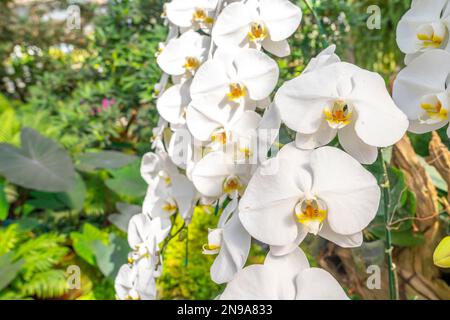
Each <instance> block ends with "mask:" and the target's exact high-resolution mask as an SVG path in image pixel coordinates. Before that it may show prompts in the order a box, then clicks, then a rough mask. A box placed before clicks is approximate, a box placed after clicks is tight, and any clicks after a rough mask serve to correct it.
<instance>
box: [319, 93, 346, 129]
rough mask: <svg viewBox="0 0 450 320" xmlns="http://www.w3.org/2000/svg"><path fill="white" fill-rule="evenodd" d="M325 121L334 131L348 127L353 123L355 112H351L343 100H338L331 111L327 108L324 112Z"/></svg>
mask: <svg viewBox="0 0 450 320" xmlns="http://www.w3.org/2000/svg"><path fill="white" fill-rule="evenodd" d="M324 115H325V120H326V121H327V122H328V124H329V125H330V127H332V128H334V129H341V128H343V127H345V126H346V125H348V124H349V123H350V122H351V121H352V117H353V112H352V111H351V110H350V107H349V106H348V104H347V103H346V102H345V101H343V100H337V101H335V102H334V104H333V107H332V108H331V110H330V109H329V108H325V110H324Z"/></svg>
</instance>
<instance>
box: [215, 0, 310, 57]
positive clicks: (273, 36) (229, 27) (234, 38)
mask: <svg viewBox="0 0 450 320" xmlns="http://www.w3.org/2000/svg"><path fill="white" fill-rule="evenodd" d="M301 19H302V11H301V9H300V8H299V7H297V6H296V5H294V4H293V3H291V2H290V1H288V0H249V1H246V2H244V1H241V2H236V3H232V4H230V5H228V6H227V7H225V9H224V10H223V11H222V13H221V14H220V15H219V17H218V18H217V22H216V24H215V25H214V28H213V32H212V37H213V40H214V42H215V43H216V44H217V46H218V47H227V46H241V47H248V46H250V47H256V48H261V47H263V48H264V49H265V50H266V51H268V52H270V53H272V54H274V55H276V56H279V57H285V56H288V55H289V54H290V48H289V43H288V42H287V40H286V39H287V38H289V37H290V36H291V35H292V34H293V33H294V32H295V30H297V28H298V26H299V25H300V21H301Z"/></svg>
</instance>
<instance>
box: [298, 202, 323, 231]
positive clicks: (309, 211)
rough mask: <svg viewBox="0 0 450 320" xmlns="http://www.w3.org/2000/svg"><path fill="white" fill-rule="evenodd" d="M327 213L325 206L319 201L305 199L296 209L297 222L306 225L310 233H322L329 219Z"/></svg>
mask: <svg viewBox="0 0 450 320" xmlns="http://www.w3.org/2000/svg"><path fill="white" fill-rule="evenodd" d="M327 212H328V211H327V209H326V206H325V204H324V203H323V202H322V201H320V200H317V199H304V200H302V201H301V202H299V203H298V204H297V205H296V206H295V208H294V213H295V217H296V220H297V222H299V223H301V224H302V225H304V226H305V227H306V229H307V230H308V232H311V233H314V234H317V233H318V232H319V231H320V229H321V227H322V224H323V222H324V221H325V219H326V218H327Z"/></svg>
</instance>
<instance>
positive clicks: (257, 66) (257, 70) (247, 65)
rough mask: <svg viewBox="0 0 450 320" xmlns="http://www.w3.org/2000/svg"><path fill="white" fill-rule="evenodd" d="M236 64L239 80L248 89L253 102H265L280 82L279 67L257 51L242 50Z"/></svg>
mask: <svg viewBox="0 0 450 320" xmlns="http://www.w3.org/2000/svg"><path fill="white" fill-rule="evenodd" d="M234 64H235V66H236V70H237V76H238V79H239V80H240V81H241V82H242V83H243V84H244V85H245V86H246V87H247V89H248V94H249V96H250V98H251V99H252V100H263V99H265V98H267V97H268V96H269V95H270V93H271V92H272V91H273V89H275V86H276V84H277V82H278V75H279V70H278V65H277V63H276V62H275V61H274V60H272V59H271V58H269V57H268V56H267V55H265V54H264V53H262V52H260V51H258V50H256V49H242V50H241V51H240V52H239V53H238V54H237V56H236V58H235V60H234Z"/></svg>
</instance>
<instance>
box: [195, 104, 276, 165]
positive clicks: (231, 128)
mask: <svg viewBox="0 0 450 320" xmlns="http://www.w3.org/2000/svg"><path fill="white" fill-rule="evenodd" d="M186 120H187V127H188V128H189V131H190V132H191V133H192V135H193V136H194V137H195V138H196V139H197V140H199V141H202V142H204V143H206V144H207V145H208V146H209V147H211V148H213V149H214V150H217V149H223V148H224V146H225V145H226V144H236V145H237V151H238V153H239V155H238V156H239V157H241V156H242V158H246V159H248V158H251V157H253V156H255V151H256V148H263V147H266V149H265V151H266V152H267V150H268V149H269V148H270V146H271V145H272V143H273V140H274V139H275V138H276V136H277V133H278V131H279V129H280V125H281V119H280V116H279V112H278V110H277V109H276V108H275V107H274V106H270V107H268V108H266V110H265V112H264V115H263V117H261V116H260V115H259V114H258V113H256V112H255V111H251V110H243V111H242V112H241V113H238V114H235V115H234V116H233V117H232V118H231V119H230V120H229V121H224V122H221V121H216V120H213V119H211V118H209V117H207V116H206V115H204V114H203V113H202V112H200V111H198V110H197V109H196V108H195V107H194V106H192V105H191V106H189V107H188V110H187V115H186ZM268 135H271V136H272V140H268V141H267V143H266V146H263V143H262V142H263V140H264V138H266V137H268ZM258 144H259V145H258ZM263 152H264V151H261V154H262V153H263Z"/></svg>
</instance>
